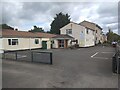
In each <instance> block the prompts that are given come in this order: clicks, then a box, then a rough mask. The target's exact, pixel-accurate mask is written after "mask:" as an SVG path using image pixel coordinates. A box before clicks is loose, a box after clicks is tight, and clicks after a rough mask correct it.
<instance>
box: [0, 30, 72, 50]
mask: <svg viewBox="0 0 120 90" xmlns="http://www.w3.org/2000/svg"><path fill="white" fill-rule="evenodd" d="M59 37H60V38H59ZM71 39H73V38H72V37H70V36H68V35H55V34H48V33H38V32H36V33H32V32H26V31H16V30H9V29H2V37H1V38H0V43H1V47H0V50H1V51H8V50H9V51H13V50H26V49H38V48H43V49H51V48H67V47H68V45H69V44H68V41H70V40H71Z"/></svg>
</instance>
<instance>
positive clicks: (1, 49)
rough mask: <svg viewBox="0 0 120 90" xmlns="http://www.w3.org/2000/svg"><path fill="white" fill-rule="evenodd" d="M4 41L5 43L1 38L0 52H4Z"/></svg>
mask: <svg viewBox="0 0 120 90" xmlns="http://www.w3.org/2000/svg"><path fill="white" fill-rule="evenodd" d="M2 43H3V39H2V38H0V53H3V45H2Z"/></svg>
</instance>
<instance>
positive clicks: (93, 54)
mask: <svg viewBox="0 0 120 90" xmlns="http://www.w3.org/2000/svg"><path fill="white" fill-rule="evenodd" d="M98 53H99V52H96V53H95V54H93V55H92V56H91V58H93V57H94V56H95V55H97V54H98Z"/></svg>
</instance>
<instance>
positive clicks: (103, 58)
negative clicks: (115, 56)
mask: <svg viewBox="0 0 120 90" xmlns="http://www.w3.org/2000/svg"><path fill="white" fill-rule="evenodd" d="M93 58H97V59H111V58H104V57H93Z"/></svg>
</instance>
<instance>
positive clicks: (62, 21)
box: [50, 12, 70, 34]
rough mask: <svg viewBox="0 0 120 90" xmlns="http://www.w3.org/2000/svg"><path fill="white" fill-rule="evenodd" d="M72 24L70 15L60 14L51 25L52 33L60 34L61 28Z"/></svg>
mask: <svg viewBox="0 0 120 90" xmlns="http://www.w3.org/2000/svg"><path fill="white" fill-rule="evenodd" d="M68 23H70V15H68V14H63V13H62V12H60V13H59V14H56V17H54V20H53V21H52V23H51V29H50V33H53V34H60V28H62V27H63V26H65V25H67V24H68Z"/></svg>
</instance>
